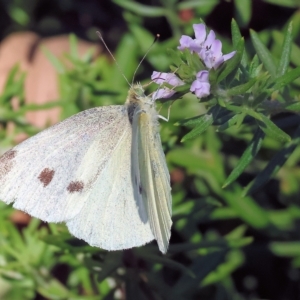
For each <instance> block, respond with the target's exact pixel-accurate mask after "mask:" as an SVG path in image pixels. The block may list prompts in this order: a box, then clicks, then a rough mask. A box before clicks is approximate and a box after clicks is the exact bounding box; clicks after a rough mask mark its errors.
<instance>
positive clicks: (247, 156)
mask: <svg viewBox="0 0 300 300" xmlns="http://www.w3.org/2000/svg"><path fill="white" fill-rule="evenodd" d="M264 137H265V134H264V133H263V132H262V131H261V130H260V129H257V130H256V132H255V134H254V136H253V139H252V140H251V142H250V143H249V145H248V147H247V149H246V150H245V151H244V153H243V155H242V157H241V158H240V160H239V162H238V163H237V165H236V166H235V168H234V169H233V170H232V172H231V173H230V175H229V176H228V178H227V179H226V180H225V182H224V184H223V188H225V187H226V186H228V185H229V184H231V183H232V182H233V181H235V180H236V179H237V178H238V177H239V176H240V175H241V174H242V173H243V171H244V170H245V169H246V167H247V166H248V165H249V164H250V162H251V161H252V160H253V158H254V157H255V156H256V154H257V153H258V151H259V149H260V148H261V144H262V141H263V139H264Z"/></svg>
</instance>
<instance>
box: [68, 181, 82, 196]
mask: <svg viewBox="0 0 300 300" xmlns="http://www.w3.org/2000/svg"><path fill="white" fill-rule="evenodd" d="M83 188H84V184H83V182H82V181H71V182H70V184H69V185H68V187H67V190H68V192H70V193H71V194H72V193H75V192H81V191H82V190H83Z"/></svg>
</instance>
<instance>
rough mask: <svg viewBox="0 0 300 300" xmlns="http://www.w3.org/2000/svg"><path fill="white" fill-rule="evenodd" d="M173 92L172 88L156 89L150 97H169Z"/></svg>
mask: <svg viewBox="0 0 300 300" xmlns="http://www.w3.org/2000/svg"><path fill="white" fill-rule="evenodd" d="M174 94H175V91H174V90H171V89H168V88H163V89H158V90H157V91H155V92H154V93H153V95H152V99H153V100H156V99H162V98H170V97H171V96H173V95H174Z"/></svg>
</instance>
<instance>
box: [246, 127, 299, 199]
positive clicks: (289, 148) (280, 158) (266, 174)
mask: <svg viewBox="0 0 300 300" xmlns="http://www.w3.org/2000/svg"><path fill="white" fill-rule="evenodd" d="M299 144H300V127H298V129H297V130H296V132H295V135H294V140H293V141H291V142H290V143H289V144H287V145H285V146H284V148H283V149H282V150H280V151H279V152H277V153H276V154H275V156H274V157H273V158H272V159H271V160H270V161H269V163H268V164H267V166H266V167H265V168H264V169H263V170H262V171H261V172H260V173H259V174H258V175H257V176H256V177H255V179H254V180H253V181H252V182H251V183H250V184H249V185H248V186H247V187H246V188H245V190H244V193H243V194H244V195H250V194H252V193H254V192H256V191H257V190H258V189H260V188H261V187H262V186H263V185H265V184H266V182H268V181H269V180H270V179H271V178H272V177H273V176H274V175H275V174H276V173H277V172H278V171H279V170H280V168H281V167H282V166H283V165H284V164H285V162H286V161H287V159H288V158H289V157H290V155H291V154H292V153H293V152H294V150H295V149H296V147H297V146H298V145H299Z"/></svg>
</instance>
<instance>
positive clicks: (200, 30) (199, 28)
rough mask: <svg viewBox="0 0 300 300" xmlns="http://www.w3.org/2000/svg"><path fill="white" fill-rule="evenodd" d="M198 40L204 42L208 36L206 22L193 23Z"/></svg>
mask: <svg viewBox="0 0 300 300" xmlns="http://www.w3.org/2000/svg"><path fill="white" fill-rule="evenodd" d="M193 28H194V32H195V37H196V40H197V41H198V42H199V43H203V42H204V40H205V37H206V29H205V25H204V24H194V25H193Z"/></svg>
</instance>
